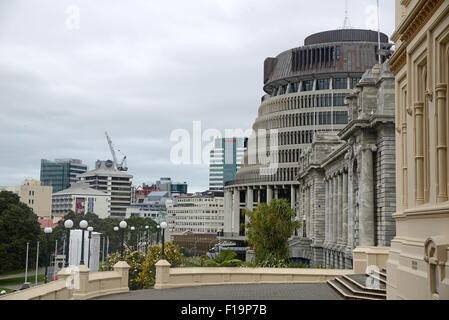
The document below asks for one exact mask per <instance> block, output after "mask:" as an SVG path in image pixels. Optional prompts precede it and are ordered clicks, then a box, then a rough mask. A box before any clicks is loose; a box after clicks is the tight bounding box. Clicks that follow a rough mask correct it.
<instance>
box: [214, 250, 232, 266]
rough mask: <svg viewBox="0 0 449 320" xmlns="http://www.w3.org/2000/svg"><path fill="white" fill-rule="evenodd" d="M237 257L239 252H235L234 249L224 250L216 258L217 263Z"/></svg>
mask: <svg viewBox="0 0 449 320" xmlns="http://www.w3.org/2000/svg"><path fill="white" fill-rule="evenodd" d="M235 257H237V253H235V252H234V251H231V250H223V251H221V252H220V253H219V254H218V255H217V256H216V257H215V259H214V260H215V261H216V262H217V263H223V262H225V261H228V260H232V259H235Z"/></svg>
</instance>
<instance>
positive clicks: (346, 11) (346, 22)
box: [343, 0, 351, 29]
mask: <svg viewBox="0 0 449 320" xmlns="http://www.w3.org/2000/svg"><path fill="white" fill-rule="evenodd" d="M343 29H351V24H350V22H349V15H348V0H346V6H345V21H344V22H343Z"/></svg>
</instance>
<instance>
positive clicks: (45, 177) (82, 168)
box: [40, 159, 87, 192]
mask: <svg viewBox="0 0 449 320" xmlns="http://www.w3.org/2000/svg"><path fill="white" fill-rule="evenodd" d="M86 171H87V165H85V164H83V163H82V162H81V160H78V159H55V161H50V160H46V159H42V160H41V176H40V181H41V185H42V186H52V187H53V192H59V191H62V190H64V189H67V188H69V187H70V184H71V183H74V182H76V181H77V178H76V176H77V175H78V174H81V173H84V172H86Z"/></svg>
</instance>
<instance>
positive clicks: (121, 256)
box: [119, 220, 128, 261]
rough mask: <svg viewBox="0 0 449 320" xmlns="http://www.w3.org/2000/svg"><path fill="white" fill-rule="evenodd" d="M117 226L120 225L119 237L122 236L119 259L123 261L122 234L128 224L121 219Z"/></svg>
mask: <svg viewBox="0 0 449 320" xmlns="http://www.w3.org/2000/svg"><path fill="white" fill-rule="evenodd" d="M119 226H120V229H121V237H122V246H121V248H120V260H121V261H123V260H124V257H123V248H124V243H123V241H124V236H123V235H124V233H125V229H126V227H127V226H128V224H127V223H126V221H124V220H123V221H121V222H120V224H119Z"/></svg>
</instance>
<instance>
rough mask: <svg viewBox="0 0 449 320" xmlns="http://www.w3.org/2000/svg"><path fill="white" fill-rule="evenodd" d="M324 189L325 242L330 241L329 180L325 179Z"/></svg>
mask: <svg viewBox="0 0 449 320" xmlns="http://www.w3.org/2000/svg"><path fill="white" fill-rule="evenodd" d="M324 189H325V201H324V241H325V242H327V240H328V233H329V230H328V228H329V217H328V213H329V183H328V180H327V179H324Z"/></svg>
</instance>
